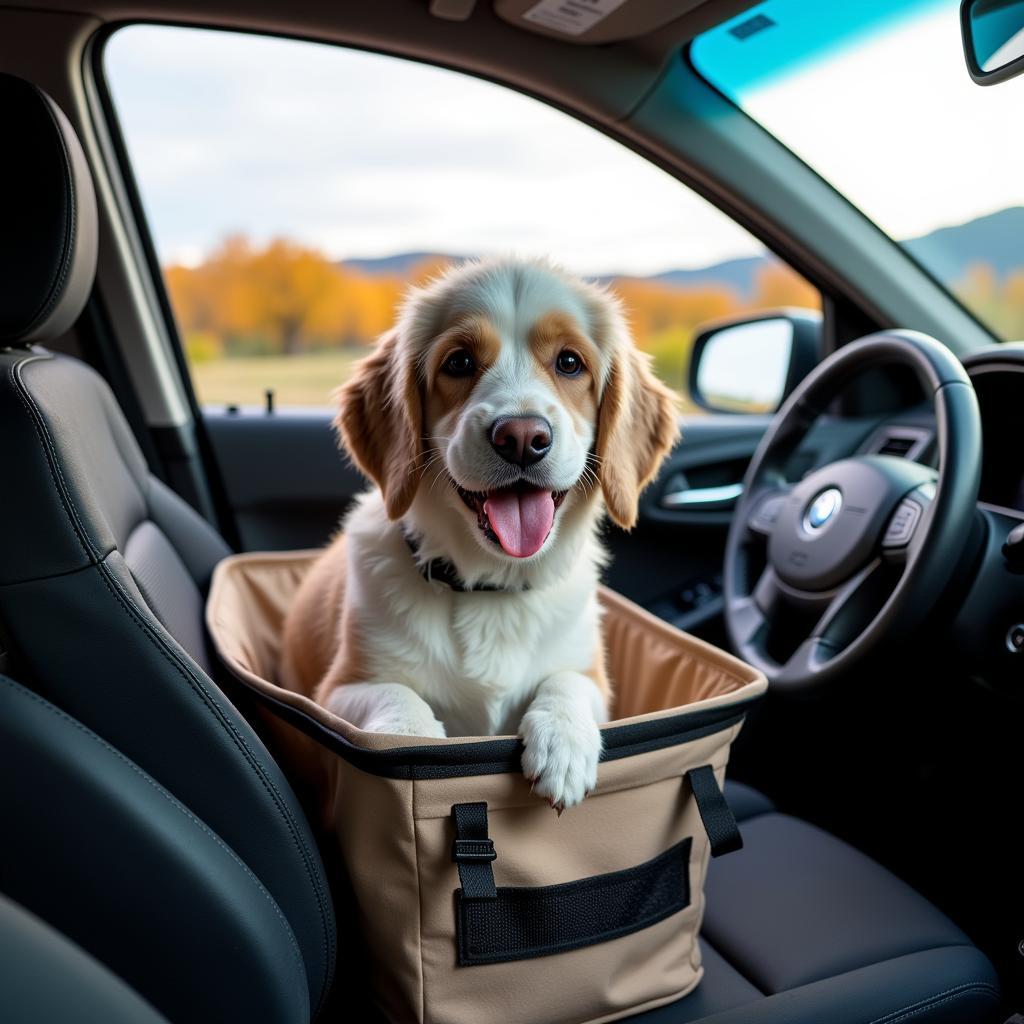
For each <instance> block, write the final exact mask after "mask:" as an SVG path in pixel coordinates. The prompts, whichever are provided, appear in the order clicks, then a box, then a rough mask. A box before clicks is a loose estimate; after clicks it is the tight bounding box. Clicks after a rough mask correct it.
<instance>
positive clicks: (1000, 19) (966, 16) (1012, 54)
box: [960, 0, 1024, 85]
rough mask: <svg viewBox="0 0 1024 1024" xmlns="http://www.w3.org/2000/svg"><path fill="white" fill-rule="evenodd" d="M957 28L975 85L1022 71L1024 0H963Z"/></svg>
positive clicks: (1023, 54) (986, 83) (989, 82)
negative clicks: (958, 28) (961, 35)
mask: <svg viewBox="0 0 1024 1024" xmlns="http://www.w3.org/2000/svg"><path fill="white" fill-rule="evenodd" d="M960 30H961V32H962V33H963V38H964V56H965V57H966V58H967V70H968V71H969V72H970V75H971V78H973V79H974V81H975V82H977V83H978V85H995V84H996V83H997V82H1005V81H1006V80H1007V79H1008V78H1013V77H1014V76H1015V75H1020V74H1024V0H962V3H961V4H960Z"/></svg>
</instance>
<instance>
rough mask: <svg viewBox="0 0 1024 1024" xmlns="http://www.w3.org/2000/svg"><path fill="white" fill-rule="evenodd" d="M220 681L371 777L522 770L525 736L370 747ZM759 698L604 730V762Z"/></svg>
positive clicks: (728, 719) (680, 738)
mask: <svg viewBox="0 0 1024 1024" xmlns="http://www.w3.org/2000/svg"><path fill="white" fill-rule="evenodd" d="M218 679H220V680H221V681H223V682H225V683H226V684H227V685H228V686H230V685H232V684H235V685H237V684H239V683H241V684H242V685H243V686H245V689H246V691H247V692H248V693H251V694H252V695H253V696H254V697H255V698H256V699H257V700H258V701H259V702H260V703H262V704H265V705H266V706H267V707H269V708H270V709H271V710H273V712H274V714H275V715H277V717H278V718H283V719H284V720H285V721H286V722H288V723H289V724H291V725H293V726H295V728H296V729H298V730H299V731H300V732H303V733H305V734H306V735H307V736H309V737H310V739H313V740H315V741H316V742H317V743H319V744H320V745H321V746H324V747H326V748H327V749H328V750H330V751H333V752H334V753H335V754H338V755H339V756H340V757H343V758H344V759H345V760H346V761H348V763H349V764H351V765H352V766H353V767H355V768H358V769H360V770H361V771H364V772H367V773H369V774H370V775H379V776H383V777H384V778H388V779H456V778H465V777H467V776H472V775H502V774H506V773H509V772H520V771H522V767H521V761H520V759H521V757H522V753H523V744H522V741H521V740H519V739H500V740H499V739H495V740H476V741H474V742H469V743H451V744H443V745H441V744H439V745H437V746H423V747H391V748H389V749H386V750H368V749H366V748H365V747H357V746H355V744H353V743H350V742H349V741H348V740H347V739H345V737H344V736H341V735H339V734H338V733H336V732H332V731H331V730H330V729H328V728H327V726H325V725H323V724H322V723H321V722H318V721H317V720H316V719H315V718H313V717H312V716H311V715H308V714H307V713H306V712H305V711H302V710H300V709H299V708H297V707H295V706H294V705H292V704H289V703H288V702H287V701H283V700H279V699H278V698H276V697H272V696H271V695H270V694H269V693H266V692H264V691H263V690H260V689H257V688H256V687H255V686H252V685H251V684H249V683H247V682H245V681H244V680H242V679H240V678H239V677H238V676H235V675H234V674H233V673H231V672H230V671H228V670H227V669H224V670H223V671H221V672H218ZM759 699H760V697H751V698H748V699H747V700H744V701H741V702H739V703H735V704H728V705H725V706H723V707H720V708H703V709H701V710H700V711H689V712H687V711H684V712H680V713H679V714H678V715H671V716H670V717H668V718H657V719H653V720H652V721H648V722H631V723H629V724H626V725H616V726H612V727H611V728H607V729H602V730H601V735H602V737H603V739H604V748H603V749H602V751H601V760H602V761H617V760H618V759H619V758H622V757H633V756H634V755H636V754H646V753H647V752H648V751H651V750H661V749H663V748H664V747H674V746H677V745H679V744H680V743H689V742H690V741H692V740H696V739H700V738H701V737H703V736H711V735H713V734H714V733H716V732H722V731H723V730H725V729H730V728H732V726H734V725H739V724H741V723H742V721H743V719H744V717H745V716H746V712H747V710H748V709H749V708H750V707H751V706H752V705H754V704H755V703H756V702H757V701H758V700H759Z"/></svg>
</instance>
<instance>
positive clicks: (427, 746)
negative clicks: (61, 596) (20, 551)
mask: <svg viewBox="0 0 1024 1024" xmlns="http://www.w3.org/2000/svg"><path fill="white" fill-rule="evenodd" d="M318 554H319V552H318V551H305V552H285V553H272V554H245V555H235V556H232V557H230V558H227V559H225V560H224V561H223V562H221V563H220V565H219V566H218V567H217V569H216V572H215V574H214V577H213V584H212V587H211V591H210V597H209V601H208V605H207V625H208V628H209V632H210V635H211V638H212V641H213V644H214V646H215V648H216V650H217V652H218V654H219V656H220V659H221V660H222V662H223V665H224V666H225V667H226V669H227V670H228V671H229V672H230V673H232V674H233V675H234V676H236V677H237V678H238V679H239V680H241V681H242V682H243V683H244V684H245V685H246V686H248V687H249V688H250V689H251V690H252V691H253V693H254V694H255V695H256V696H257V697H258V702H257V703H258V706H259V707H260V708H261V713H263V714H264V717H265V719H266V722H267V725H268V729H269V731H270V733H271V739H272V741H273V742H274V745H275V749H276V751H277V753H278V754H279V756H281V758H282V760H283V761H284V763H285V765H286V767H287V769H288V770H289V772H290V774H291V775H292V777H293V778H294V779H296V781H298V782H300V783H304V784H306V785H307V786H309V787H311V792H313V793H315V794H316V795H317V798H318V799H319V804H320V810H321V812H322V814H323V817H324V822H325V825H326V827H327V828H328V830H329V832H330V833H331V834H332V835H333V836H335V837H336V839H337V842H338V843H339V845H340V849H341V854H342V858H343V861H344V864H345V867H346V870H347V874H348V881H349V883H350V885H351V889H352V892H353V895H354V901H355V906H356V909H357V917H358V922H357V923H358V926H359V927H360V929H361V934H362V936H363V937H364V939H365V942H366V944H367V947H368V952H369V959H370V975H371V977H370V981H371V985H372V991H373V996H374V999H375V1002H376V1003H377V1005H378V1006H379V1008H380V1009H381V1011H382V1012H383V1013H384V1015H385V1016H386V1017H387V1019H388V1020H390V1021H392V1022H394V1024H408V1022H415V1024H480V1022H481V1021H501V1022H502V1024H598V1022H601V1021H612V1020H616V1019H618V1018H620V1017H625V1016H628V1015H630V1014H632V1013H637V1012H640V1011H642V1010H645V1009H650V1008H653V1007H656V1006H660V1005H662V1004H664V1003H669V1002H672V1001H674V1000H676V999H679V998H681V997H682V996H684V995H686V994H687V993H688V992H689V991H691V990H692V989H693V988H694V987H695V986H696V985H697V984H698V982H699V981H700V979H701V974H702V967H701V957H700V947H699V945H698V943H697V933H698V931H699V930H700V924H701V918H702V916H703V910H704V879H705V876H706V873H707V866H708V858H709V857H712V856H717V855H719V854H722V853H727V852H729V851H730V850H734V849H738V848H739V846H740V845H741V840H740V836H739V832H738V829H737V826H736V821H735V819H734V818H733V816H732V814H731V812H730V811H729V808H728V805H727V804H726V802H725V800H724V798H723V796H722V791H721V786H722V782H723V780H724V775H725V766H726V761H727V760H728V756H729V748H730V745H731V743H732V742H733V740H734V739H735V737H736V735H737V733H738V732H739V730H740V727H741V725H742V723H743V719H744V714H745V712H746V710H747V709H748V707H749V706H750V704H751V702H752V701H754V700H755V699H756V698H758V697H759V696H760V695H761V694H762V693H763V692H764V690H765V688H766V685H767V683H766V680H765V678H764V676H763V675H761V673H759V672H758V671H756V670H755V669H753V668H751V667H750V666H749V665H746V664H745V663H743V662H741V661H739V660H737V659H736V658H734V657H732V656H731V655H729V654H727V653H725V652H724V651H721V650H718V649H717V648H715V647H713V646H711V645H709V644H707V643H704V642H703V641H701V640H698V639H696V638H695V637H692V636H688V635H686V634H684V633H681V632H679V631H678V630H676V629H674V628H673V627H672V626H670V625H668V624H667V623H665V622H663V621H661V620H660V619H657V618H655V617H654V616H652V615H650V614H649V613H647V612H645V611H644V610H643V609H641V608H639V607H638V606H637V605H635V604H633V603H631V602H630V601H628V600H626V599H625V598H623V597H621V596H619V595H618V594H615V593H613V592H611V591H609V590H605V589H602V590H601V594H600V600H601V604H602V608H603V618H602V629H603V635H604V641H605V644H606V647H607V652H608V673H609V678H610V680H611V682H612V686H613V692H614V698H613V699H614V707H613V708H612V713H613V716H614V717H613V720H612V721H611V722H609V724H607V725H605V726H603V727H602V734H603V739H604V749H603V753H602V757H601V764H600V769H599V776H598V784H597V788H596V789H595V790H594V791H593V792H592V793H591V794H590V795H589V796H587V797H586V799H585V800H584V801H583V803H582V804H581V805H579V806H577V807H573V808H571V809H569V810H568V811H566V812H565V813H564V814H562V815H561V816H558V815H556V814H555V812H554V811H553V810H552V809H551V807H550V806H549V805H548V802H547V801H546V800H544V799H542V798H540V797H538V796H536V795H535V794H533V793H532V792H531V790H530V784H529V783H528V782H527V781H526V780H525V779H524V778H523V775H522V770H521V768H520V755H521V752H522V746H521V743H520V741H519V740H518V739H517V738H516V737H514V736H481V737H472V736H468V737H467V736H462V737H453V738H449V739H427V738H418V737H410V736H389V735H384V734H378V733H370V732H365V731H363V730H360V729H358V728H356V727H355V726H353V725H351V724H350V723H349V722H346V721H344V720H342V719H340V718H338V717H337V716H335V715H333V714H331V713H330V712H329V711H327V710H326V709H325V708H323V707H321V706H319V705H318V704H316V703H315V702H314V701H312V700H310V699H308V698H306V697H304V696H302V695H300V694H297V693H294V692H291V691H289V690H287V689H284V688H283V687H281V686H279V685H278V684H277V683H276V682H275V678H276V666H277V663H278V657H279V650H280V638H281V631H282V628H283V625H284V618H285V614H286V612H287V609H288V606H289V603H290V601H291V599H292V597H293V596H294V594H295V592H296V590H297V589H298V586H299V584H300V582H301V580H302V577H303V574H304V573H305V572H306V571H307V570H308V568H309V567H310V566H311V564H312V562H313V560H314V559H315V558H316V557H317V555H318ZM427 585H434V586H437V585H440V584H427ZM502 596H503V595H495V597H497V598H498V599H501V597H502Z"/></svg>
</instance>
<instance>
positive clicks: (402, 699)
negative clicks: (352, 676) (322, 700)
mask: <svg viewBox="0 0 1024 1024" xmlns="http://www.w3.org/2000/svg"><path fill="white" fill-rule="evenodd" d="M326 707H327V710H328V711H331V712H333V713H334V714H336V715H337V716H338V717H339V718H344V719H345V721H346V722H351V723H352V724H353V725H354V726H357V727H358V728H360V729H365V730H366V731H367V732H390V733H397V734H398V735H400V736H432V737H435V738H439V739H440V738H443V737H444V735H445V731H444V725H443V724H442V723H441V722H439V721H438V720H437V719H436V718H435V717H434V712H433V711H432V710H431V709H430V705H429V704H428V703H427V702H426V701H425V700H424V699H423V698H422V697H421V696H419V694H417V693H416V692H415V691H413V690H411V689H410V688H409V687H408V686H404V685H403V684H402V683H345V684H344V685H343V686H338V687H335V689H334V690H332V691H331V693H330V695H329V696H328V698H327V703H326Z"/></svg>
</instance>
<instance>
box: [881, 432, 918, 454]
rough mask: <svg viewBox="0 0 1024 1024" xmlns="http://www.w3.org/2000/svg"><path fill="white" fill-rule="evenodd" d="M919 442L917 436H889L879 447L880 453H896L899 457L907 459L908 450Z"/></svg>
mask: <svg viewBox="0 0 1024 1024" xmlns="http://www.w3.org/2000/svg"><path fill="white" fill-rule="evenodd" d="M915 444H917V438H916V437H887V438H886V439H885V441H884V442H883V443H882V447H881V448H879V449H878V454H879V455H895V456H896V458H897V459H905V458H906V457H907V452H909V451H910V449H911V448H913V447H914V445H915Z"/></svg>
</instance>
